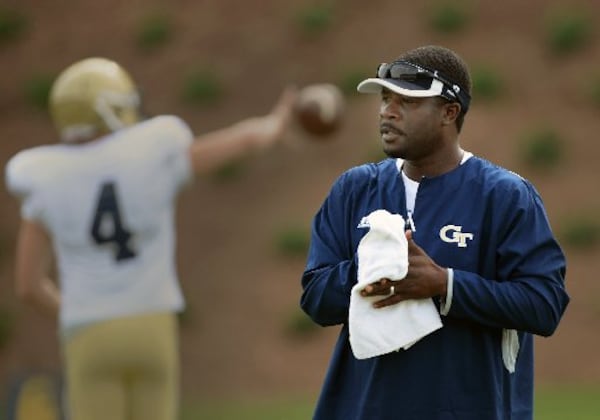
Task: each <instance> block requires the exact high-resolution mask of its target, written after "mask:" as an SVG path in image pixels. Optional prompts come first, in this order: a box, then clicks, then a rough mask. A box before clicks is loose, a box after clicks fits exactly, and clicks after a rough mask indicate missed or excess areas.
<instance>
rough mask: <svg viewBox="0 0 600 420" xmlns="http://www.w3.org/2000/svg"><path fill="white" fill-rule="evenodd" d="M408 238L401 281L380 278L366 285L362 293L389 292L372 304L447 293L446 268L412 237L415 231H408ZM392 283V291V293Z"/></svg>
mask: <svg viewBox="0 0 600 420" xmlns="http://www.w3.org/2000/svg"><path fill="white" fill-rule="evenodd" d="M406 239H407V240H408V272H407V274H406V277H405V278H404V279H402V280H399V281H392V280H390V279H386V278H384V279H381V280H379V281H376V282H374V283H371V284H369V285H367V286H366V287H365V288H364V289H363V290H362V291H361V295H362V296H387V297H386V298H384V299H382V300H379V301H377V302H375V303H374V304H373V306H374V307H375V308H383V307H385V306H389V305H394V304H396V303H398V302H402V301H404V300H409V299H425V298H430V297H433V296H440V295H445V294H446V287H447V282H448V280H447V279H448V273H447V270H446V269H445V268H443V267H440V266H439V265H437V264H436V263H435V261H433V260H432V259H431V257H429V255H427V253H426V252H425V251H424V250H423V249H422V248H421V247H420V246H418V245H417V244H416V243H415V241H414V240H413V238H412V231H410V230H409V231H406ZM392 286H393V287H394V289H393V292H394V293H393V294H391V293H392Z"/></svg>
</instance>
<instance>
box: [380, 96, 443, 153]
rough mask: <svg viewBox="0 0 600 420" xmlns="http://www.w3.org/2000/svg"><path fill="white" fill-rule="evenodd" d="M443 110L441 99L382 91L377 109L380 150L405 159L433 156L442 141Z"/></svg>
mask: <svg viewBox="0 0 600 420" xmlns="http://www.w3.org/2000/svg"><path fill="white" fill-rule="evenodd" d="M443 107H444V102H443V100H441V99H440V98H436V97H434V98H412V97H408V96H403V95H399V94H397V93H394V92H392V91H390V90H388V89H385V88H384V89H383V90H382V92H381V105H380V109H379V123H380V132H381V141H382V143H383V151H384V152H385V153H386V154H387V155H388V156H390V157H393V158H401V159H405V160H418V159H422V158H424V157H427V156H429V155H431V154H432V153H434V152H435V151H436V150H437V149H438V147H439V146H440V145H441V142H442V117H443Z"/></svg>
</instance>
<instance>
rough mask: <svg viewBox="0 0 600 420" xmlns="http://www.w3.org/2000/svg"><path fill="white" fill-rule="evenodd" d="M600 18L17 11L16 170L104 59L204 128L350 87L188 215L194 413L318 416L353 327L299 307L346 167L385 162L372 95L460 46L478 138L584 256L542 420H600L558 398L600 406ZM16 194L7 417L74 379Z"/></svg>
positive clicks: (0, 230) (2, 148)
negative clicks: (328, 131)
mask: <svg viewBox="0 0 600 420" xmlns="http://www.w3.org/2000/svg"><path fill="white" fill-rule="evenodd" d="M599 23H600V2H598V1H595V0H587V1H585V0H574V1H569V2H567V1H562V2H561V1H543V0H529V1H527V2H523V1H520V0H503V1H502V2H499V1H492V0H480V1H477V0H465V1H449V0H439V1H437V0H431V1H421V2H408V1H398V0H396V1H390V0H370V1H369V2H364V1H359V0H345V1H342V0H338V1H333V0H332V1H320V2H319V1H308V0H287V1H278V0H253V1H239V0H237V1H236V0H204V1H192V0H172V1H168V0H163V1H160V0H126V1H125V0H123V1H118V0H103V1H97V0H95V1H92V0H79V1H59V0H56V1H36V0H12V1H11V0H2V2H0V63H1V69H2V76H1V77H0V133H1V136H0V137H1V140H0V163H1V164H2V167H4V165H5V164H6V162H7V160H8V159H9V158H10V157H11V156H12V155H13V154H14V153H16V152H17V151H19V150H21V149H23V148H27V147H32V146H37V145H41V144H44V143H53V142H56V141H57V139H56V135H55V132H54V129H53V127H52V126H51V123H50V119H49V117H48V114H47V112H46V101H47V95H48V91H49V88H50V86H51V83H52V81H53V80H54V77H55V76H56V75H57V74H58V73H59V72H60V71H61V70H62V69H63V68H64V67H66V66H67V65H69V64H71V63H72V62H74V61H77V60H80V59H82V58H85V57H89V56H104V57H107V58H111V59H114V60H116V61H118V62H119V63H121V64H122V65H123V66H124V67H125V68H126V69H128V70H129V72H130V73H131V74H132V76H133V77H134V79H135V80H136V81H137V83H138V84H139V86H140V88H141V90H142V92H143V97H144V104H145V105H144V107H145V110H146V112H147V113H148V114H149V115H155V114H163V113H167V114H176V115H179V116H181V117H182V118H184V119H185V120H186V121H187V122H188V123H189V124H190V126H191V127H192V128H193V129H194V130H195V132H196V133H201V132H203V131H208V130H212V129H215V128H218V127H221V126H224V125H227V124H229V123H232V122H235V121H236V120H238V119H240V118H243V117H246V116H250V115H258V114H263V113H265V112H267V111H268V110H269V109H270V107H271V105H272V104H273V102H274V101H275V99H276V98H277V97H278V95H279V92H280V91H281V89H282V88H283V87H284V86H285V85H287V84H290V83H293V84H296V85H298V86H303V85H306V84H309V83H321V82H328V83H334V84H336V85H337V86H339V87H340V89H341V90H342V91H343V92H344V94H345V96H346V100H347V107H346V115H345V118H344V121H343V125H342V127H341V129H340V130H339V131H338V132H337V133H336V134H335V135H334V136H333V137H331V138H328V139H325V140H320V141H314V140H313V139H310V138H308V137H306V136H305V135H304V134H303V133H302V132H301V131H300V130H298V129H294V130H292V131H291V132H290V134H289V136H288V138H287V139H286V142H285V143H284V144H282V145H280V146H278V147H277V148H276V149H275V150H272V151H270V152H269V153H267V154H263V155H260V156H258V157H255V158H253V159H251V160H242V161H239V162H235V163H232V164H230V165H227V167H223V168H222V169H221V170H219V171H217V172H215V173H214V174H213V175H212V176H210V177H206V178H204V179H198V180H197V182H196V183H195V184H194V185H192V186H191V188H189V189H188V190H186V191H185V192H184V194H183V196H182V198H181V200H180V205H179V210H178V213H179V219H178V233H179V241H178V248H179V257H178V262H179V273H180V277H181V280H182V284H183V288H184V292H185V294H186V297H187V301H188V308H187V310H186V312H185V313H184V314H183V315H182V317H181V332H182V339H181V354H182V364H183V377H182V394H183V398H184V401H185V404H184V405H185V408H184V411H185V412H188V413H193V412H194V411H193V410H195V409H197V410H208V408H194V407H196V406H203V407H214V410H215V411H213V412H212V413H213V414H210V413H209V412H208V411H196V414H195V415H194V414H187V415H188V416H189V418H250V417H249V415H248V417H244V415H242V414H230V416H231V417H226V416H227V414H223V413H224V412H225V411H226V410H232V409H233V408H232V407H233V406H236V407H241V408H238V410H241V411H238V413H239V412H246V413H249V412H250V410H251V409H250V408H247V407H250V406H256V405H257V403H252V402H257V401H258V402H259V403H258V404H259V405H260V404H263V406H264V407H268V408H262V410H263V413H264V414H262V415H260V414H259V415H258V417H256V418H281V419H291V418H308V417H309V416H310V413H311V410H312V406H313V404H314V400H315V398H316V396H317V395H318V391H319V388H320V385H321V382H322V380H323V377H324V375H325V370H326V367H327V363H328V360H329V356H330V353H331V350H332V348H333V344H334V341H335V339H336V337H337V333H338V328H337V327H331V328H319V327H316V326H314V325H313V324H312V323H311V322H310V321H309V320H308V318H307V317H306V316H305V315H304V314H303V313H301V311H300V309H299V307H298V301H299V297H300V293H301V288H300V276H301V274H302V271H303V268H304V258H305V253H306V248H307V246H308V239H309V231H310V222H311V219H312V216H313V214H314V213H315V212H316V210H317V209H318V207H319V206H320V204H321V201H322V200H323V199H324V197H325V195H326V194H327V192H328V190H329V188H330V186H331V184H332V183H333V182H334V180H335V179H336V178H337V176H339V175H340V174H341V173H342V172H343V171H344V170H346V169H348V168H349V167H351V166H355V165H358V164H361V163H364V162H369V161H377V160H380V159H382V158H383V155H382V153H381V151H380V146H379V139H378V137H379V135H378V126H377V110H378V98H377V97H371V96H358V95H356V94H355V87H356V84H357V83H358V82H359V81H360V80H362V79H363V78H365V77H368V76H371V75H372V74H373V72H374V70H375V68H376V66H377V64H378V63H380V62H382V61H390V60H393V59H394V58H395V57H396V56H398V55H399V54H400V53H401V52H403V51H405V50H407V49H412V48H415V47H417V46H421V45H425V44H440V45H443V46H446V47H449V48H452V49H454V50H455V51H457V52H458V53H459V54H460V55H461V56H462V57H463V58H464V59H465V61H466V62H467V63H468V64H469V66H470V69H471V72H472V78H473V102H472V108H471V110H470V111H469V114H468V115H467V118H466V121H465V126H464V129H463V131H462V133H461V142H462V146H463V147H464V148H465V149H467V150H469V151H471V152H473V153H475V154H477V155H479V156H482V157H484V158H487V159H489V160H492V161H493V162H495V163H497V164H499V165H501V166H504V167H506V168H508V169H510V170H512V171H515V172H518V173H519V174H520V175H522V176H524V177H526V178H528V179H530V180H531V181H532V182H533V183H534V184H535V185H536V187H537V188H538V190H539V192H540V193H541V195H542V197H543V199H544V201H545V204H546V206H547V210H548V215H549V218H550V221H551V224H552V226H553V229H554V230H555V232H556V235H557V236H558V238H559V240H560V242H561V244H562V246H563V247H564V250H565V252H566V254H567V257H568V271H567V288H568V290H569V292H570V294H571V297H572V302H571V304H570V306H569V307H568V309H567V312H566V314H565V317H564V318H563V321H562V324H561V325H560V326H559V329H558V330H557V332H556V333H555V335H554V336H553V337H550V338H547V339H542V338H537V339H536V340H537V341H536V346H537V347H536V357H537V365H536V376H537V385H538V389H540V390H541V391H543V390H549V391H547V394H545V395H547V396H549V397H548V398H547V400H546V402H545V403H544V404H545V405H544V406H543V407H541V408H540V409H545V410H546V412H547V413H548V414H546V417H539V418H551V417H550V416H551V415H552V414H551V413H554V414H556V413H557V412H558V413H559V414H558V415H559V417H552V418H557V419H558V418H578V419H583V418H590V419H591V418H600V417H594V414H591V417H585V415H584V414H581V415H580V416H579V417H577V416H575V417H573V416H572V415H567V417H560V412H559V410H558V409H555V408H553V407H552V401H553V400H554V399H555V398H554V397H555V396H557V395H561V396H564V395H573V398H574V399H575V401H576V400H577V398H579V397H578V396H581V395H589V396H591V397H590V398H588V404H591V405H592V407H591V408H590V410H591V411H590V413H596V414H598V413H600V403H599V402H598V401H600V398H598V397H600V361H599V360H598V357H597V354H598V350H597V348H598V346H599V345H600V303H599V301H600V282H599V281H598V280H596V278H597V276H598V274H597V273H598V272H600V258H599V257H600V253H599V249H600V222H599V218H598V214H599V210H600V196H599V195H598V184H599V183H600V140H599V139H598V138H597V137H598V135H599V134H598V130H599V128H600V124H599V117H600V67H599V63H600V39H599V37H600V32H599V30H598V24H599ZM0 200H1V201H2V203H3V204H2V206H1V207H0V212H1V213H0V216H1V217H0V409H2V410H3V411H2V412H1V413H0V419H2V418H3V417H2V415H3V412H4V408H6V407H7V406H8V405H10V404H11V398H12V400H14V398H13V397H14V389H15V384H17V383H19V381H20V380H21V379H22V378H23V377H26V375H28V374H31V373H35V372H47V373H49V374H51V375H58V372H59V370H60V353H59V350H58V342H57V339H56V323H55V322H54V321H52V320H48V319H44V318H43V317H42V316H40V315H39V314H37V313H35V312H34V311H32V310H30V309H28V308H27V307H25V306H23V305H22V304H21V303H19V302H18V301H16V298H15V295H14V291H13V257H14V241H15V236H16V230H17V226H18V222H19V214H18V205H17V203H16V202H15V201H14V200H13V199H12V198H11V197H9V196H8V194H7V192H6V188H5V187H4V186H3V187H2V188H0ZM541 391H540V392H541ZM553 392H554V394H553ZM219 402H222V404H221V406H223V407H225V406H227V407H228V408H221V409H220V410H221V411H218V410H219V408H218V407H217V406H218V405H219ZM244 404H245V405H244ZM253 404H254V405H253ZM594 404H595V405H594ZM290 407H299V408H294V409H291V408H290ZM211 409H212V408H211ZM292 411H293V412H292ZM267 412H268V413H270V414H266V413H267ZM569 412H570V413H571V414H573V411H569ZM198 413H202V414H198ZM218 413H220V414H218ZM273 413H275V414H273ZM269 416H271V417H269ZM294 416H297V417H294Z"/></svg>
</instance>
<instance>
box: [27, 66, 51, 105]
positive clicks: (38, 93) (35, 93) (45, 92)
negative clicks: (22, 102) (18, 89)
mask: <svg viewBox="0 0 600 420" xmlns="http://www.w3.org/2000/svg"><path fill="white" fill-rule="evenodd" d="M54 79H55V76H54V75H50V74H36V75H33V76H31V77H30V78H29V79H28V80H26V81H25V86H24V91H25V97H26V99H27V102H28V103H29V104H31V105H33V106H35V107H36V108H39V109H46V108H47V107H48V98H49V96H50V89H52V84H53V83H54Z"/></svg>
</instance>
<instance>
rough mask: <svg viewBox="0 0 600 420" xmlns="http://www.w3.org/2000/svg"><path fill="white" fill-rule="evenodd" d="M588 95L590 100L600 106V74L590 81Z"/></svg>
mask: <svg viewBox="0 0 600 420" xmlns="http://www.w3.org/2000/svg"><path fill="white" fill-rule="evenodd" d="M588 86H589V88H588V97H589V98H590V101H591V102H592V103H593V104H594V105H595V106H598V107H600V75H596V76H592V78H591V81H590V82H589V85H588Z"/></svg>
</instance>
